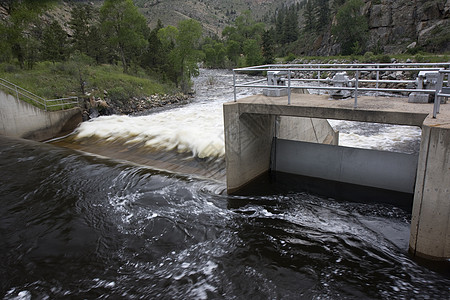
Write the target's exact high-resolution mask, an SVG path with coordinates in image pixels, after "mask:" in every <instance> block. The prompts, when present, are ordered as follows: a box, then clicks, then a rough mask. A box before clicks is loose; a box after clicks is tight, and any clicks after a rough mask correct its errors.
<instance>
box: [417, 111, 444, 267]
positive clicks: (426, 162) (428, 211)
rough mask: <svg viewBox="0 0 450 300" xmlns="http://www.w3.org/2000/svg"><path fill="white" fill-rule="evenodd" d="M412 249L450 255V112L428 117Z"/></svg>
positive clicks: (430, 256) (429, 255)
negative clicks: (434, 117)
mask: <svg viewBox="0 0 450 300" xmlns="http://www.w3.org/2000/svg"><path fill="white" fill-rule="evenodd" d="M409 247H410V252H411V253H412V254H413V255H415V256H419V257H424V258H428V259H449V258H450V113H448V112H447V113H445V114H444V115H440V116H438V118H436V119H432V118H430V117H428V118H426V119H425V122H424V123H423V126H422V142H421V144H420V154H419V162H418V169H417V179H416V186H415V193H414V205H413V213H412V218H411V237H410V241H409Z"/></svg>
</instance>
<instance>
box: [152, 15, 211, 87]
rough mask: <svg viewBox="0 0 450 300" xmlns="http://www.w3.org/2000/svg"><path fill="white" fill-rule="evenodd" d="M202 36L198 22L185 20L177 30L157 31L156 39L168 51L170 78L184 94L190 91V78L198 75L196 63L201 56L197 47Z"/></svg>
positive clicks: (165, 29)
mask: <svg viewBox="0 0 450 300" xmlns="http://www.w3.org/2000/svg"><path fill="white" fill-rule="evenodd" d="M201 35H202V26H201V25H200V23H199V22H197V21H195V20H192V19H187V20H184V21H181V22H180V23H179V24H178V28H176V27H173V26H167V27H165V28H162V29H160V30H159V31H158V37H159V39H160V41H161V44H162V45H163V47H164V48H166V49H167V50H168V53H169V54H168V58H169V63H170V66H169V67H170V69H169V70H168V71H171V72H170V76H171V78H172V81H173V82H175V84H176V85H177V86H180V87H181V89H182V90H183V91H184V92H188V91H189V89H190V85H191V82H190V78H191V76H197V75H198V62H199V60H200V58H201V56H202V53H201V51H200V50H198V47H199V45H200V38H201Z"/></svg>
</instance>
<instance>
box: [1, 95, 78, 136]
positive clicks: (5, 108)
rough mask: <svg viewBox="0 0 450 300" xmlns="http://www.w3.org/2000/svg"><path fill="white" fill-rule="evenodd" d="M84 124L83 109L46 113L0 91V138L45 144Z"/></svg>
mask: <svg viewBox="0 0 450 300" xmlns="http://www.w3.org/2000/svg"><path fill="white" fill-rule="evenodd" d="M81 121H82V117H81V109H80V108H72V109H67V110H62V111H51V112H49V111H43V110H40V109H39V108H37V107H35V106H33V105H31V104H29V103H26V102H24V101H21V100H19V99H17V98H16V97H14V96H12V95H10V94H8V93H5V92H4V91H1V90H0V134H3V135H6V136H11V137H19V138H25V139H31V140H35V141H43V140H47V139H51V138H53V137H55V136H58V135H61V134H64V133H66V132H70V131H72V130H73V129H75V127H76V126H78V124H79V123H80V122H81Z"/></svg>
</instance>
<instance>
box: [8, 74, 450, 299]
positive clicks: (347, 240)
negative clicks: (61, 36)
mask: <svg viewBox="0 0 450 300" xmlns="http://www.w3.org/2000/svg"><path fill="white" fill-rule="evenodd" d="M211 77H213V78H216V81H215V83H214V84H210V82H211V81H210V78H211ZM248 79H249V80H254V79H255V77H254V76H251V77H250V76H249V77H248ZM194 82H195V85H196V86H195V90H196V94H195V98H194V99H193V100H192V103H191V104H187V105H184V106H182V107H173V108H166V109H164V110H163V111H159V112H152V113H149V114H147V115H143V116H124V115H116V116H106V117H100V118H96V119H93V120H92V121H89V122H83V123H82V126H81V127H79V128H78V129H77V130H76V132H74V133H73V134H72V135H71V136H70V138H69V137H66V138H63V139H59V140H57V141H60V142H64V147H60V146H59V143H57V141H53V142H49V143H37V142H33V141H29V140H23V139H15V138H9V137H6V136H3V135H2V136H0V165H1V167H0V175H1V176H0V178H2V179H1V180H2V184H1V185H0V195H1V197H0V198H1V201H2V209H1V210H0V228H1V230H0V231H1V232H2V243H0V250H1V251H0V256H2V259H1V261H2V263H3V267H2V269H1V270H0V283H1V287H0V290H1V291H0V294H1V295H2V296H4V297H5V299H15V298H17V297H18V296H21V297H22V298H28V296H29V297H37V298H48V297H50V298H67V297H72V298H92V297H97V298H98V297H113V298H123V297H129V298H143V297H145V298H151V299H153V298H161V297H167V298H174V299H180V298H183V299H184V298H188V299H190V298H201V297H202V296H203V295H205V297H204V298H208V299H209V298H236V299H240V298H243V297H247V298H255V297H256V298H263V299H269V298H270V299H272V298H287V299H292V298H299V297H300V298H327V299H329V298H332V299H342V298H364V299H403V298H408V299H409V298H417V297H420V298H429V299H448V298H449V290H448V287H449V286H450V277H449V274H448V270H449V269H448V265H446V264H444V263H443V262H436V263H433V264H432V267H430V264H429V262H427V264H423V263H422V262H421V261H420V260H418V259H413V258H412V256H411V255H410V254H409V253H408V240H409V232H410V225H411V213H410V212H409V211H405V210H403V209H400V208H398V207H395V206H393V205H384V204H382V203H363V202H358V201H356V202H350V201H336V200H334V199H329V198H328V197H320V196H317V195H315V194H312V193H308V192H296V191H290V192H284V191H282V190H277V191H267V192H265V191H263V190H264V189H265V188H266V186H264V185H258V186H257V188H258V190H256V192H255V193H253V194H248V196H245V195H228V194H227V193H226V192H224V190H226V184H225V182H224V181H222V180H212V178H214V177H215V176H216V175H214V174H210V175H208V174H206V176H207V177H203V176H202V177H200V176H196V175H195V174H192V173H187V174H186V173H185V171H183V170H184V168H183V170H178V169H177V170H176V171H173V172H172V171H160V170H158V168H155V167H154V166H153V165H147V161H150V160H151V159H152V157H147V155H152V156H153V155H154V156H155V158H158V159H159V155H161V156H163V157H164V158H165V159H169V156H170V157H172V156H173V158H174V160H173V162H174V163H180V164H181V163H183V164H186V165H190V164H193V166H194V167H196V166H195V165H194V162H196V163H197V164H201V163H205V162H207V163H208V164H212V165H213V169H215V170H216V172H217V171H219V170H220V172H219V173H223V174H224V173H225V171H223V169H224V168H225V162H224V152H225V151H224V143H223V128H224V126H223V110H222V108H223V103H225V102H228V101H230V100H232V95H233V94H232V92H233V91H232V87H233V85H232V83H233V74H232V71H229V70H210V69H202V70H201V72H200V76H199V77H196V78H194ZM238 93H239V94H238V98H246V97H249V96H253V95H254V91H253V90H250V89H245V88H240V89H238ZM293 118H295V117H293ZM175 120H176V122H175ZM309 122H310V123H311V121H309ZM312 122H313V123H315V124H316V122H315V120H313V121H312ZM325 122H326V120H325ZM329 122H330V124H331V125H332V126H333V128H334V129H335V130H337V131H339V145H343V146H346V147H365V148H367V149H373V150H387V151H395V152H400V153H408V154H414V155H417V154H418V153H419V146H420V134H421V130H420V128H418V127H410V126H396V125H386V124H377V123H358V122H352V121H339V120H330V121H329ZM304 123H305V124H306V123H307V122H306V121H305V122H304ZM317 123H319V122H317ZM323 123H324V122H323ZM283 126H284V125H283V120H280V127H283ZM289 128H291V129H292V128H296V127H289ZM281 129H282V128H281ZM317 129H318V128H317ZM310 133H312V136H311V138H312V137H314V138H313V140H316V134H314V132H310ZM316 133H317V141H319V142H320V143H322V142H323V143H326V144H328V145H329V144H332V143H329V139H328V138H327V137H326V136H320V135H319V132H316ZM284 134H285V133H283V130H280V132H279V135H278V136H284ZM286 137H287V136H286ZM289 138H290V137H289ZM206 141H208V142H206ZM211 141H214V143H212V142H211ZM205 142H206V143H205ZM216 142H217V146H216V147H214V146H215V145H216ZM325 146H327V145H325ZM79 147H81V149H80V150H75V149H78V148H79ZM73 148H75V149H73ZM157 149H161V152H164V153H166V154H164V153H160V154H158V153H156V151H157ZM168 149H173V150H168ZM183 149H191V150H189V151H191V152H192V153H197V154H196V155H195V156H194V157H193V155H192V154H191V155H190V156H191V157H189V151H186V152H183V153H182V155H181V157H180V153H179V151H180V150H183ZM214 149H216V150H214ZM168 151H169V153H168ZM153 152H155V153H153ZM102 153H103V154H102ZM143 153H144V154H145V155H144V156H140V155H141V154H143ZM130 154H135V155H133V156H131V155H130ZM116 156H119V157H116ZM135 156H137V158H138V159H139V160H138V161H136V163H133V161H134V157H135ZM203 156H205V158H201V157H203ZM176 157H178V158H176ZM150 163H152V162H150ZM163 167H164V166H163ZM167 168H168V167H167ZM190 170H191V169H190V168H189V171H187V172H190ZM183 173H184V174H185V175H183ZM219 177H220V176H219ZM279 179H281V178H279ZM435 267H436V268H437V269H436V268H435ZM162 295H163V296H162ZM243 295H245V296H243Z"/></svg>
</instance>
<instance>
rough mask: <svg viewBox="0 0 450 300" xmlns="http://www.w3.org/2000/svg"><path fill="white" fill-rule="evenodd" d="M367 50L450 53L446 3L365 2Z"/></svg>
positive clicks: (449, 18) (448, 1) (411, 0)
mask: <svg viewBox="0 0 450 300" xmlns="http://www.w3.org/2000/svg"><path fill="white" fill-rule="evenodd" d="M363 9H364V11H363V13H364V15H366V16H367V18H368V24H369V39H368V45H367V46H368V47H367V48H368V49H374V48H377V47H381V49H382V50H384V52H387V53H401V52H404V51H405V50H406V49H407V48H419V47H420V48H423V49H424V50H427V51H432V52H444V51H450V0H428V1H424V0H381V1H380V0H366V1H365V6H364V8H363Z"/></svg>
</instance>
